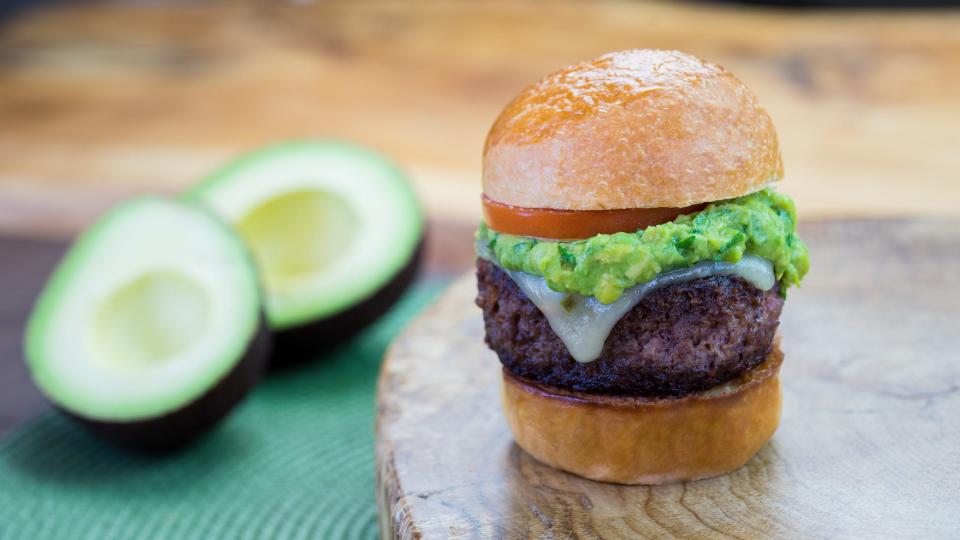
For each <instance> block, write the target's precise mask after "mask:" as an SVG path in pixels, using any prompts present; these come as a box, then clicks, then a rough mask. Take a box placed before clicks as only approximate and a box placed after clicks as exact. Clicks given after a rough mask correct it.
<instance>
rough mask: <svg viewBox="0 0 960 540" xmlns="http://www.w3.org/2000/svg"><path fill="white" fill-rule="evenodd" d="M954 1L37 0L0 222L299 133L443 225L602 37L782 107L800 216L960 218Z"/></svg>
mask: <svg viewBox="0 0 960 540" xmlns="http://www.w3.org/2000/svg"><path fill="white" fill-rule="evenodd" d="M958 29H960V11H957V10H939V11H910V10H902V11H892V12H874V11H793V10H782V9H758V8H751V7H744V6H728V5H722V4H715V3H701V2H683V3H667V2H641V1H631V2H619V1H605V2H591V3H589V4H584V3H572V2H529V1H526V2H482V3H481V2H416V3H412V2H411V3H399V2H384V1H371V2H356V1H349V0H347V1H333V0H327V1H318V2H309V1H302V2H285V3H281V2H261V3H256V2H245V1H223V2H210V3H207V2H203V3H199V2H119V3H116V2H112V3H88V2H78V3H64V4H58V3H45V4H42V5H40V6H39V7H36V8H31V9H25V10H22V11H21V12H19V13H18V14H16V15H15V16H12V17H10V18H9V19H8V20H6V21H5V22H4V23H3V26H2V27H0V234H8V235H9V234H26V235H29V236H47V237H51V236H52V237H63V236H67V235H69V234H70V233H72V232H73V231H75V230H76V229H77V228H78V227H80V226H82V225H83V224H85V223H87V222H89V221H90V220H91V219H92V218H93V217H94V216H95V215H96V214H97V213H99V212H100V211H101V210H103V209H104V208H105V207H107V206H108V205H110V204H111V203H113V202H115V201H116V200H118V199H120V198H122V197H125V196H128V195H131V194H134V193H139V192H144V191H150V192H164V193H173V192H176V191H178V190H180V189H182V188H183V187H185V186H187V185H189V184H191V183H192V182H194V181H196V180H197V179H199V178H200V177H202V176H203V175H204V174H205V173H207V172H208V171H210V170H211V169H213V168H215V167H217V166H218V165H219V164H220V163H222V162H223V161H224V160H226V159H229V158H230V157H231V156H234V155H236V154H237V153H238V152H241V151H243V150H245V149H249V148H251V147H254V146H257V145H259V144H262V143H266V142H270V141H274V140H277V139H284V138H290V137H303V136H324V137H327V136H329V137H343V138H348V139H352V140H355V141H359V142H362V143H365V144H368V145H371V146H373V147H375V148H378V149H380V150H382V151H384V152H386V153H388V154H390V155H392V156H393V157H394V158H395V159H396V160H397V161H399V162H400V163H401V164H402V166H404V167H405V168H406V169H407V170H408V171H409V172H410V174H411V176H412V178H413V179H414V181H415V183H416V186H417V189H418V190H419V192H420V195H421V197H422V199H423V201H424V203H425V205H426V207H427V209H428V211H429V213H430V216H431V218H432V219H433V221H434V222H435V223H450V224H462V225H464V226H465V227H469V226H472V225H473V224H474V223H475V222H476V220H477V219H478V217H479V209H478V200H477V197H478V194H479V189H480V188H479V172H480V171H479V166H480V152H481V148H482V143H483V139H484V136H485V134H486V130H487V128H488V127H489V125H490V124H491V122H492V121H493V119H494V117H495V116H496V114H497V113H498V111H499V109H500V108H501V107H502V106H503V105H504V104H505V103H506V102H507V101H508V100H509V99H510V98H511V97H512V96H513V95H514V94H516V93H517V92H518V91H519V90H520V89H521V88H522V87H523V86H524V85H526V84H528V83H530V82H532V81H533V80H535V79H537V78H539V77H541V76H542V75H544V74H546V73H548V72H550V71H552V70H554V69H556V68H559V67H561V66H563V65H565V64H569V63H572V62H577V61H579V60H583V59H587V58H590V57H592V56H595V55H597V54H600V53H603V52H605V51H609V50H615V49H625V48H632V47H659V48H677V49H682V50H685V51H688V52H691V53H695V54H697V55H700V56H702V57H704V58H707V59H709V60H712V61H715V62H718V63H720V64H723V65H724V66H726V67H727V68H729V69H731V70H733V71H734V72H735V73H737V74H738V75H739V76H740V77H741V78H742V79H743V80H744V81H746V83H747V84H748V85H749V86H750V87H752V88H753V89H754V91H755V92H756V93H757V94H758V95H759V96H760V100H761V102H762V103H763V104H765V106H766V107H767V108H768V109H769V110H770V112H771V114H772V115H773V117H774V121H775V122H776V124H777V126H778V129H779V134H780V138H781V144H782V147H783V152H784V158H785V163H786V170H787V180H786V182H785V184H784V185H783V189H784V190H786V191H789V192H790V193H792V194H793V195H795V197H796V199H797V201H798V205H799V207H800V210H801V213H802V214H803V215H804V216H806V217H813V216H836V215H842V216H862V215H870V216H876V215H918V214H922V215H928V214H935V215H954V216H956V215H960V204H958V200H960V172H958V171H960V150H958V148H957V143H958V140H960V31H958Z"/></svg>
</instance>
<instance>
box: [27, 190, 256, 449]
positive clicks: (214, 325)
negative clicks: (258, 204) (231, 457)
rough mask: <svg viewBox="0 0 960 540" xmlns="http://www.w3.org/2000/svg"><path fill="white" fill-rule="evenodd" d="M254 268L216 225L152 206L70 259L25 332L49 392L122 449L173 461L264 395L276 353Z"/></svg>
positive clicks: (183, 208)
mask: <svg viewBox="0 0 960 540" xmlns="http://www.w3.org/2000/svg"><path fill="white" fill-rule="evenodd" d="M269 343H270V333H269V330H268V329H267V326H266V324H265V319H264V317H263V315H262V311H261V300H260V291H259V285H258V278H257V273H256V268H255V265H254V263H253V260H252V258H251V256H250V255H249V252H248V251H247V249H246V246H245V245H244V244H243V242H242V241H241V240H240V239H239V238H238V237H237V236H236V234H235V233H234V232H233V231H231V230H230V228H229V227H228V226H227V225H226V224H224V223H222V222H221V221H220V220H219V219H217V218H216V217H215V216H213V215H212V214H210V213H208V212H206V211H204V210H202V209H199V208H197V207H195V206H191V205H188V204H186V203H183V202H179V201H171V200H167V199H161V198H153V197H144V198H140V199H134V200H132V201H129V202H126V203H123V204H121V205H120V206H117V207H116V208H114V209H113V210H110V211H109V212H108V213H107V214H106V215H104V216H103V217H102V218H100V220H99V221H97V223H96V224H94V225H93V227H91V228H90V229H89V230H88V231H87V232H85V233H84V234H83V235H82V236H81V237H80V238H79V239H78V240H77V241H76V242H75V243H74V245H73V246H72V247H71V248H70V250H69V251H68V252H67V254H66V255H65V257H64V258H63V260H62V261H61V262H60V264H59V266H58V267H57V268H56V270H55V271H54V273H53V275H52V276H51V278H50V280H49V282H48V283H47V285H46V288H45V289H44V291H43V292H42V293H41V295H40V297H39V298H38V300H37V303H36V306H35V307H34V311H33V313H32V314H31V316H30V319H29V321H28V323H27V332H26V338H25V344H24V345H25V346H24V349H25V352H26V361H27V364H28V367H29V369H30V371H31V374H32V376H33V379H34V381H35V382H36V384H37V385H38V386H39V388H40V390H41V391H42V392H43V393H44V394H45V395H46V396H47V397H48V398H49V399H50V401H52V402H53V403H54V405H56V406H57V407H58V408H60V409H61V410H63V411H64V412H66V413H67V414H68V415H70V416H72V417H73V418H75V419H77V420H78V421H80V422H81V423H82V424H84V425H85V426H87V427H88V428H90V429H91V430H93V431H94V432H97V433H99V434H101V435H103V436H105V437H107V438H108V439H111V440H113V441H114V442H117V443H121V444H124V445H128V446H134V447H141V448H149V449H164V448H172V447H176V446H179V445H182V444H184V443H186V442H188V441H190V440H192V439H194V438H195V437H196V436H198V435H200V434H202V433H203V432H205V431H206V430H208V429H209V428H210V427H212V426H213V425H214V424H216V423H217V422H218V421H219V420H220V419H222V418H223V417H224V416H226V415H227V413H228V412H230V410H231V409H232V408H233V407H234V406H235V405H236V404H237V403H238V402H240V400H241V399H242V398H243V397H244V396H245V395H246V394H247V392H248V391H249V390H250V389H251V388H252V387H253V386H254V384H256V382H257V381H258V380H259V378H260V376H261V374H262V373H263V371H264V369H265V367H266V364H267V358H268V356H269V348H270V345H269Z"/></svg>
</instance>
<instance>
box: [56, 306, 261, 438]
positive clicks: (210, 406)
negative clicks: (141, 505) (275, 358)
mask: <svg viewBox="0 0 960 540" xmlns="http://www.w3.org/2000/svg"><path fill="white" fill-rule="evenodd" d="M271 344H272V334H271V332H270V328H269V327H268V326H267V320H266V317H265V316H264V315H263V314H261V316H260V322H259V324H258V325H257V332H256V333H255V334H254V336H253V339H251V341H250V343H249V345H248V346H247V348H246V352H245V353H244V355H243V358H241V359H240V360H239V361H238V362H237V363H236V365H234V367H233V369H232V370H231V371H230V372H229V373H227V375H226V376H225V377H224V378H223V379H221V380H220V382H218V383H217V384H215V385H214V386H213V387H212V388H210V389H209V390H208V391H207V392H206V393H205V394H204V395H202V396H200V397H199V398H198V399H196V400H194V401H193V402H191V403H190V404H188V405H186V406H185V407H182V408H180V409H177V410H175V411H171V412H169V413H167V414H165V415H163V416H158V417H156V418H150V419H147V420H141V421H134V422H103V421H99V420H93V419H90V418H86V417H82V416H78V415H76V414H73V413H71V412H69V411H63V412H64V413H65V414H66V415H67V416H69V417H71V418H73V419H74V420H76V421H77V422H79V423H80V424H81V425H83V426H84V427H86V428H87V429H89V430H90V431H92V432H94V433H96V434H97V435H99V436H101V437H103V438H104V439H106V440H108V441H110V442H112V443H114V444H116V445H118V446H123V447H126V448H132V449H136V450H141V451H146V452H165V451H170V450H174V449H177V448H180V447H182V446H185V445H187V444H188V443H190V442H193V441H194V440H196V439H197V438H198V437H199V436H201V435H203V434H204V433H206V432H207V431H209V430H210V428H212V427H213V426H215V425H216V424H217V423H218V422H219V421H220V420H222V419H223V418H224V417H226V416H227V414H228V413H229V412H230V411H231V410H232V409H233V408H234V407H235V406H236V405H237V404H238V403H240V401H242V400H243V398H244V397H245V396H246V395H247V393H248V392H249V391H250V390H251V389H252V388H253V387H254V386H255V385H256V384H257V382H259V381H260V378H261V376H263V374H264V372H265V371H266V368H267V365H268V362H269V358H270V350H271ZM61 410H62V409H61Z"/></svg>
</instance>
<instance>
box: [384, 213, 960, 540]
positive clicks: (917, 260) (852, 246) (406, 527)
mask: <svg viewBox="0 0 960 540" xmlns="http://www.w3.org/2000/svg"><path fill="white" fill-rule="evenodd" d="M801 234H802V235H803V237H804V238H805V239H806V240H807V242H808V243H809V245H810V251H811V260H812V270H811V273H810V275H809V276H808V278H807V279H806V280H805V281H804V283H803V287H802V288H801V289H798V290H791V291H790V297H789V299H788V302H787V305H786V307H785V309H784V315H783V319H782V324H781V332H782V335H783V349H784V352H785V354H786V360H785V362H784V365H783V371H782V381H783V389H784V409H783V418H782V421H781V425H780V428H779V430H778V431H777V433H776V435H775V436H774V438H773V439H772V441H771V442H770V443H768V444H767V446H765V447H764V448H763V449H762V450H761V451H760V453H759V454H758V455H757V456H755V457H754V459H752V460H751V461H750V462H749V463H748V464H747V465H746V466H744V467H743V468H742V469H740V470H738V471H736V472H734V473H732V474H730V475H728V476H724V477H720V478H716V479H711V480H704V481H699V482H692V483H686V484H677V485H669V486H659V487H627V486H617V485H609V484H601V483H595V482H591V481H588V480H584V479H581V478H578V477H575V476H572V475H569V474H566V473H562V472H559V471H556V470H553V469H550V468H549V467H546V466H544V465H541V464H539V463H537V462H536V461H534V460H533V459H532V458H530V457H529V456H527V455H526V454H525V453H524V452H523V451H521V450H520V449H519V448H518V447H517V446H516V445H515V444H514V443H513V442H512V440H511V437H510V434H509V432H508V430H507V428H506V426H505V424H504V420H503V418H502V415H501V412H500V404H499V376H500V369H499V364H498V362H497V358H496V356H495V355H494V354H493V353H492V352H490V351H489V350H488V349H487V348H486V347H485V346H484V344H483V328H482V321H481V317H480V311H479V309H478V308H476V307H475V306H474V305H473V298H474V296H475V294H476V292H475V291H476V289H475V281H474V278H473V276H471V275H467V276H464V277H463V278H462V279H461V280H460V281H458V282H457V283H456V284H455V285H454V286H453V287H452V288H451V289H450V290H449V291H448V292H447V293H446V294H445V296H444V297H443V298H442V299H441V300H440V301H439V302H438V303H437V304H436V305H434V306H433V307H432V308H431V309H429V311H427V312H426V313H425V314H423V315H422V316H421V317H420V318H419V319H418V320H417V321H416V322H415V323H413V324H412V325H411V326H410V327H409V328H408V330H407V331H406V332H405V333H404V334H403V335H402V336H401V337H400V338H399V339H398V341H397V342H396V343H395V344H394V346H393V347H392V349H391V350H390V352H389V353H388V356H387V358H386V361H385V364H384V366H383V369H382V372H381V378H380V388H379V407H378V416H379V417H378V427H377V464H378V503H379V505H380V509H381V519H382V526H383V528H384V532H385V537H399V538H489V537H497V538H504V537H508V538H524V537H526V538H572V537H576V538H632V537H658V538H659V537H666V538H669V537H689V538H715V537H733V538H758V537H780V538H784V537H787V538H955V537H956V535H957V533H958V531H960V502H958V499H957V493H960V420H958V419H960V333H958V331H957V329H958V323H957V306H960V274H958V273H957V271H956V269H957V268H958V267H960V222H957V221H948V220H892V221H882V220H878V221H871V220H866V221H833V222H823V223H806V224H804V226H803V227H802V228H801Z"/></svg>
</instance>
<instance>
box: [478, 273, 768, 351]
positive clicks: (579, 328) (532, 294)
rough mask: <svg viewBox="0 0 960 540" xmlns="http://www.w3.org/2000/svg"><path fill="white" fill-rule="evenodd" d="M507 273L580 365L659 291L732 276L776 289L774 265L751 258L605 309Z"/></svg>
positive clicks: (667, 276)
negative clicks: (705, 279) (686, 283)
mask: <svg viewBox="0 0 960 540" xmlns="http://www.w3.org/2000/svg"><path fill="white" fill-rule="evenodd" d="M481 256H482V255H481ZM506 272H507V274H508V275H509V276H510V277H511V278H512V279H513V281H514V282H516V284H517V286H519V287H520V289H521V290H522V291H523V292H524V294H526V295H527V298H529V299H530V301H532V302H533V303H534V304H535V305H536V306H537V307H538V308H540V311H542V312H543V314H544V316H546V318H547V321H548V322H549V323H550V327H551V328H553V331H554V332H556V334H557V336H559V337H560V339H561V340H562V341H563V343H564V345H566V346H567V350H569V351H570V355H571V356H573V358H574V359H575V360H576V361H577V362H592V361H594V360H596V359H597V358H598V357H599V356H600V352H601V351H602V350H603V344H604V342H605V341H607V336H608V335H609V334H610V330H612V329H613V326H614V325H615V324H617V321H619V320H620V318H621V317H623V316H624V315H625V314H626V313H627V312H628V311H630V310H631V309H632V308H633V307H634V306H635V305H637V304H638V303H639V302H640V301H641V300H643V297H644V296H646V295H648V294H650V293H651V292H653V291H655V290H656V289H659V288H660V287H666V286H668V285H674V284H677V283H683V282H685V281H691V280H694V279H699V278H703V277H709V276H730V275H736V276H740V277H742V278H743V279H745V280H746V281H747V282H749V283H750V284H752V285H753V286H754V287H756V288H758V289H760V290H762V291H766V290H769V289H770V288H771V287H773V285H774V283H776V278H775V277H774V274H773V265H772V264H771V263H770V261H768V260H766V259H762V258H760V257H754V256H751V255H747V256H744V257H743V258H742V259H740V261H739V262H737V263H728V262H701V263H699V264H696V265H694V266H691V267H690V268H683V269H680V270H673V271H671V272H664V273H662V274H660V275H658V276H657V277H655V278H653V279H652V280H650V281H648V282H646V283H642V284H640V285H637V286H635V287H631V288H629V289H627V290H626V291H624V292H623V295H622V296H621V297H620V298H618V299H617V300H616V301H614V302H613V303H611V304H603V303H601V302H600V301H599V300H597V299H596V298H594V297H592V296H583V295H579V294H572V293H561V292H556V291H554V290H552V289H550V287H548V286H547V282H546V280H545V279H543V278H542V277H540V276H534V275H532V274H527V273H524V272H516V271H511V270H507V271H506Z"/></svg>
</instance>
